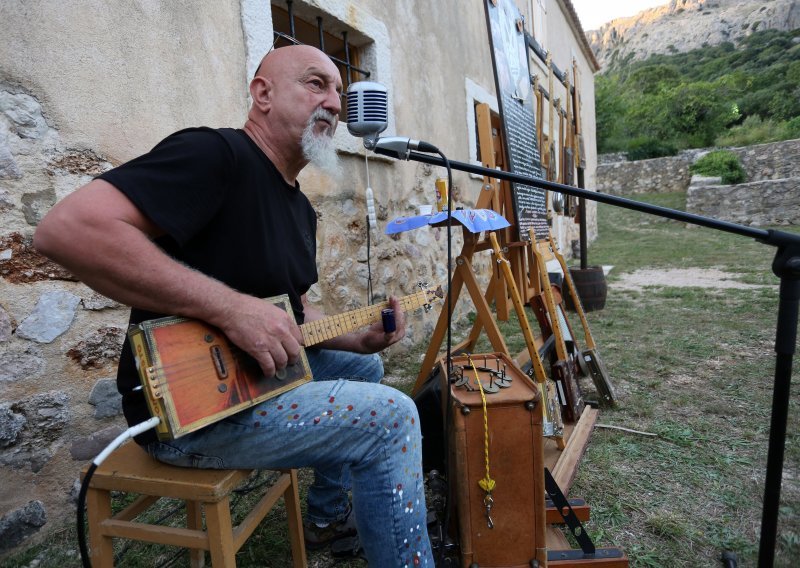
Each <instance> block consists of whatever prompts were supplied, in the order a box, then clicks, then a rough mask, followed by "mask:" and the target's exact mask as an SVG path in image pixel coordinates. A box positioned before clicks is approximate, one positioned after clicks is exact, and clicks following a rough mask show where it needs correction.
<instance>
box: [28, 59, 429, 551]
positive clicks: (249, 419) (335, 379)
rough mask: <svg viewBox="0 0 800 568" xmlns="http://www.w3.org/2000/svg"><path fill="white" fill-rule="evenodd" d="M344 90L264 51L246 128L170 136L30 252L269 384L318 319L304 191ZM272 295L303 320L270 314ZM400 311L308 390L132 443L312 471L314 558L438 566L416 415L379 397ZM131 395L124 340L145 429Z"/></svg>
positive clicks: (128, 410)
mask: <svg viewBox="0 0 800 568" xmlns="http://www.w3.org/2000/svg"><path fill="white" fill-rule="evenodd" d="M341 91H342V81H341V76H340V74H339V71H338V69H337V68H336V66H335V65H334V64H333V63H332V62H331V60H330V59H329V58H328V57H327V56H326V55H325V54H323V53H322V52H320V51H319V50H317V49H315V48H313V47H309V46H292V47H284V48H280V49H276V50H274V51H272V52H271V53H269V54H268V55H267V56H265V57H264V59H263V60H262V62H261V65H260V67H259V70H258V72H257V74H256V76H255V77H254V78H253V80H252V81H251V83H250V95H251V97H252V100H253V104H252V107H251V108H250V111H249V113H248V117H247V120H246V122H245V125H244V128H243V129H225V128H223V129H216V130H214V129H210V128H193V129H187V130H182V131H180V132H177V133H175V134H173V135H171V136H169V137H167V138H166V139H164V140H163V141H161V142H160V143H159V144H158V145H156V146H155V147H154V148H153V149H152V150H151V151H150V152H148V153H147V154H145V155H143V156H140V157H138V158H136V159H134V160H132V161H130V162H128V163H126V164H123V165H122V166H120V167H118V168H115V169H112V170H110V171H108V172H106V173H104V174H102V175H100V176H98V177H97V178H96V179H94V180H92V181H91V182H90V183H88V184H87V185H85V186H84V187H82V188H80V189H78V190H76V191H75V192H73V193H72V194H71V195H69V196H68V197H66V198H65V199H64V200H62V201H61V202H59V203H58V204H56V205H55V206H54V207H53V209H52V210H51V211H50V212H49V213H48V215H47V216H46V217H45V218H44V219H43V220H42V222H41V223H40V225H39V227H38V228H37V230H36V233H35V235H34V245H35V246H36V248H37V249H38V250H39V251H40V252H42V253H43V254H45V255H46V256H48V257H50V258H52V259H53V260H55V261H57V262H59V263H60V264H62V265H64V266H65V267H66V268H68V269H69V270H71V271H72V272H73V273H74V274H75V275H76V276H77V277H78V278H79V279H80V280H82V281H83V282H84V283H86V284H87V285H88V286H90V287H92V288H93V289H95V290H97V291H98V292H101V293H102V294H105V295H106V296H108V297H110V298H113V299H115V300H117V301H119V302H122V303H124V304H127V305H130V306H131V315H130V323H132V324H136V323H139V322H142V321H144V320H148V319H153V318H157V317H163V316H165V315H180V316H185V317H190V318H195V319H199V320H202V321H205V322H207V323H209V324H212V325H214V326H216V327H218V328H219V329H220V330H222V331H223V332H224V333H225V335H226V336H227V337H228V338H229V339H230V340H231V341H232V342H233V343H235V344H236V345H237V346H239V347H240V348H242V349H243V350H244V351H245V352H247V353H248V354H249V355H251V356H252V357H253V358H254V359H255V360H256V361H257V362H258V364H259V365H260V367H261V369H262V370H263V372H264V374H265V375H266V376H272V375H274V374H275V372H276V371H278V370H280V369H283V368H285V367H286V366H287V365H288V364H290V363H293V362H295V361H296V360H297V359H298V357H299V355H300V350H301V344H302V336H301V334H300V331H299V328H298V324H300V323H303V322H307V321H311V320H315V319H319V318H321V317H323V314H322V313H321V312H319V311H318V310H316V309H315V308H313V307H311V306H310V305H309V304H308V302H307V298H306V293H307V291H308V289H309V288H310V287H311V285H313V284H314V283H315V282H316V281H317V278H318V275H317V270H316V228H317V227H316V223H317V218H316V214H315V212H314V210H313V208H312V207H311V204H310V203H309V201H308V199H307V197H306V196H305V195H304V194H303V193H302V191H301V190H300V185H299V183H298V182H297V176H298V174H299V173H300V171H301V170H302V169H303V168H304V167H305V166H306V165H307V164H309V163H312V162H313V163H315V164H317V165H319V166H320V167H322V168H324V169H327V170H329V171H335V170H337V169H338V160H337V156H336V152H335V149H334V147H333V143H332V137H333V133H334V131H335V129H336V126H337V123H338V115H339V111H340V110H341V103H340V97H341ZM65 237H67V238H65ZM280 294H288V295H289V298H290V300H291V305H292V312H293V313H291V314H287V313H286V312H284V311H282V310H280V309H278V308H277V307H275V306H273V305H272V304H270V303H268V302H264V301H262V300H260V298H264V297H271V296H277V295H280ZM391 304H392V307H393V308H394V309H395V313H396V314H397V326H396V330H395V331H394V332H392V333H385V332H384V330H383V328H382V325H381V324H375V325H373V326H370V327H369V328H367V329H365V330H363V331H359V332H353V333H350V334H347V335H343V336H340V337H338V338H335V339H331V340H329V341H326V342H324V343H322V344H320V345H319V346H315V347H314V348H309V349H307V350H306V355H307V357H308V360H309V363H310V365H311V370H312V373H313V375H314V381H313V382H311V383H306V384H304V385H302V386H300V387H297V388H295V389H293V390H290V391H288V392H286V393H284V394H282V395H279V396H278V397H275V398H273V399H270V400H268V401H266V402H264V403H262V404H260V405H258V406H256V407H254V408H252V409H248V410H245V411H243V412H240V413H238V414H235V415H233V416H230V417H228V418H226V419H224V420H222V421H219V422H217V423H215V424H212V425H210V426H207V427H205V428H203V429H201V430H199V431H197V432H194V433H191V434H188V435H185V436H182V437H180V438H178V439H176V440H172V441H158V440H157V439H156V436H155V434H154V432H153V431H150V432H146V433H144V434H142V435H140V436H137V438H136V441H137V442H138V443H139V444H141V445H142V446H143V447H144V448H145V449H146V451H147V452H148V453H150V454H151V455H152V456H154V457H155V458H157V459H159V460H161V461H164V462H167V463H171V464H175V465H181V466H188V467H203V468H297V467H313V468H314V470H315V477H314V482H313V484H312V486H311V487H310V488H309V491H308V512H307V516H306V521H305V529H306V530H305V534H306V542H307V546H308V547H309V548H320V547H323V546H325V545H327V544H329V543H331V542H332V541H334V540H336V539H338V538H341V537H344V536H351V535H353V534H354V533H355V531H356V528H357V531H358V535H359V537H360V542H361V545H362V546H363V548H364V552H365V554H366V556H367V558H368V560H369V562H370V565H374V566H379V567H384V566H386V567H388V566H419V565H423V566H424V565H429V566H432V565H433V561H432V559H431V552H430V543H429V540H428V534H427V530H426V510H425V498H424V487H423V479H422V470H421V467H422V464H421V442H420V439H421V438H420V432H419V420H418V417H417V412H416V408H415V406H414V404H413V401H411V400H410V399H409V398H408V397H407V396H405V395H404V394H402V393H400V392H399V391H397V390H395V389H392V388H390V387H387V386H385V385H381V384H378V382H379V381H380V379H381V378H382V376H383V365H382V363H381V359H380V357H379V356H378V355H377V353H378V352H379V351H381V350H382V349H385V348H386V347H388V346H389V345H392V344H393V343H395V342H397V341H398V340H400V339H401V338H402V337H403V336H404V334H405V321H404V317H403V315H402V311H401V309H400V305H399V304H398V302H397V301H396V300H395V299H392V300H391ZM138 385H139V378H138V374H137V371H136V367H135V361H134V358H133V355H132V352H131V349H130V345H129V344H128V342H127V340H126V342H125V344H124V345H123V351H122V355H121V357H120V363H119V368H118V373H117V386H118V388H119V390H120V393H121V394H122V397H123V410H124V413H125V417H126V420H127V421H128V423H129V424H130V425H133V424H138V423H140V422H142V421H144V420H146V419H148V418H149V416H150V415H149V412H148V409H147V405H146V403H145V400H144V395H143V393H142V391H141V390H138V389H137V388H136V387H137V386H138ZM286 408H292V409H293V412H292V413H291V414H288V415H287V413H286V412H285V410H284V409H286ZM351 484H352V508H351V504H350V499H349V497H348V491H349V489H350V487H351Z"/></svg>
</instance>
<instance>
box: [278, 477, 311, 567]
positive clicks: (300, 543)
mask: <svg viewBox="0 0 800 568" xmlns="http://www.w3.org/2000/svg"><path fill="white" fill-rule="evenodd" d="M288 473H289V475H290V476H291V479H292V482H291V484H290V485H289V487H287V488H286V491H285V492H284V493H283V500H284V504H285V506H286V518H287V519H288V521H289V540H290V542H291V543H292V564H293V565H294V568H306V566H307V565H308V561H307V559H306V546H305V542H304V539H303V515H302V513H301V512H300V493H299V492H298V489H297V488H298V487H299V485H298V483H297V470H296V469H291V470H289V471H288Z"/></svg>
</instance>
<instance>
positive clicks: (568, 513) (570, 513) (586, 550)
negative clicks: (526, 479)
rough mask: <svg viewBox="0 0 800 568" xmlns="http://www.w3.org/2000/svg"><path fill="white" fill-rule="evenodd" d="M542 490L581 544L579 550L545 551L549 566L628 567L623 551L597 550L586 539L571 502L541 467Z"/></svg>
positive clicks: (617, 549)
mask: <svg viewBox="0 0 800 568" xmlns="http://www.w3.org/2000/svg"><path fill="white" fill-rule="evenodd" d="M544 488H545V491H547V495H548V497H549V498H550V501H551V502H552V504H553V505H554V506H555V508H556V510H557V511H558V513H559V515H560V516H561V520H562V521H563V523H564V524H566V525H567V528H568V529H569V531H570V533H571V534H572V536H573V537H574V538H575V540H576V541H577V542H578V544H579V545H580V549H568V550H548V551H547V565H548V566H563V567H570V566H585V565H588V564H602V565H603V566H609V567H610V566H621V567H622V566H624V567H627V566H628V559H627V557H626V556H625V553H624V552H623V551H622V549H619V548H615V547H610V548H597V547H595V545H594V542H592V539H591V538H590V537H589V534H588V533H587V532H586V529H584V527H583V525H582V524H581V521H580V519H579V518H578V515H577V514H576V512H575V511H574V510H573V508H572V502H571V501H577V500H567V498H566V497H565V496H564V494H563V493H562V492H561V488H560V487H559V486H558V483H556V480H555V478H554V477H553V475H552V474H551V473H550V470H549V469H547V468H544Z"/></svg>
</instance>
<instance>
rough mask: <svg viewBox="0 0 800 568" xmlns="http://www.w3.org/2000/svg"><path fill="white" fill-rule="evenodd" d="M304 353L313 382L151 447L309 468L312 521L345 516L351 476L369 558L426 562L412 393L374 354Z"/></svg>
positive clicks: (225, 464)
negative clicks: (389, 378) (394, 384)
mask: <svg viewBox="0 0 800 568" xmlns="http://www.w3.org/2000/svg"><path fill="white" fill-rule="evenodd" d="M307 354H308V357H309V363H311V366H312V367H311V368H312V371H313V373H314V378H315V380H314V381H313V382H311V383H307V384H305V385H302V386H300V387H298V388H296V389H293V390H291V391H289V392H286V393H284V394H282V395H280V396H278V397H276V398H273V399H270V400H268V401H266V402H263V403H262V404H260V405H258V406H256V407H253V408H252V409H249V410H246V411H243V412H240V413H238V414H236V415H234V416H230V417H228V418H226V419H225V420H222V421H220V422H217V423H215V424H212V425H210V426H208V427H206V428H204V429H203V430H200V431H198V432H195V433H192V434H189V435H187V436H184V437H182V438H179V439H177V440H173V441H171V442H168V443H164V442H159V443H155V444H151V446H150V448H149V451H150V452H151V454H153V455H154V456H155V457H157V458H158V459H161V460H163V461H167V462H170V463H175V464H176V465H186V466H191V467H222V468H296V467H313V468H315V481H314V485H313V486H312V488H311V489H310V490H309V497H308V501H309V503H308V508H309V512H310V515H309V517H310V518H311V519H312V520H317V521H331V520H337V519H341V518H343V517H344V515H345V514H346V512H347V505H348V498H347V489H348V487H349V485H350V483H352V493H353V506H354V509H355V514H356V522H357V526H358V532H359V537H360V540H361V543H362V544H363V546H364V549H365V552H366V554H367V558H368V559H369V563H370V565H371V566H408V567H414V566H433V559H432V557H431V547H430V541H429V539H428V532H427V527H426V508H425V493H424V479H423V476H422V447H421V436H420V429H419V418H418V415H417V410H416V407H415V405H414V402H413V401H412V400H411V399H410V398H409V397H408V396H406V395H404V394H403V393H401V392H400V391H398V390H396V389H393V388H391V387H388V386H385V385H381V384H377V381H378V380H380V378H381V376H382V375H383V366H382V364H381V363H380V358H379V357H377V356H359V355H354V354H350V353H345V352H339V351H328V350H309V351H308V353H307ZM376 377H377V378H376Z"/></svg>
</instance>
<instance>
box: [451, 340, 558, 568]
mask: <svg viewBox="0 0 800 568" xmlns="http://www.w3.org/2000/svg"><path fill="white" fill-rule="evenodd" d="M471 359H472V365H473V366H472V367H471V366H470V362H469V360H468V358H467V357H466V356H460V357H455V358H454V359H453V364H454V367H453V368H454V369H455V370H456V371H457V372H458V371H459V368H461V371H460V372H461V374H462V378H461V379H460V380H457V381H456V382H451V383H450V384H449V387H450V395H451V397H450V403H451V405H452V408H451V411H450V424H449V427H448V430H449V433H448V437H449V440H450V454H449V455H450V460H449V461H450V467H449V479H450V480H451V485H452V486H453V487H452V490H453V491H454V493H455V496H456V501H455V502H456V508H457V520H458V529H459V539H460V545H461V561H462V566H464V567H468V566H472V565H474V564H477V565H478V566H480V567H481V568H491V567H500V566H503V567H507V568H511V567H520V568H522V567H525V568H528V567H530V566H531V561H532V560H538V561H539V562H540V563H542V565H545V563H546V558H547V551H546V543H545V503H544V500H545V490H544V458H543V450H542V413H541V405H540V404H539V391H538V389H537V387H536V385H535V384H534V383H533V382H532V381H531V379H529V378H528V377H527V376H526V375H525V374H524V373H523V372H522V371H521V370H519V368H518V367H517V366H516V365H515V364H514V363H513V362H512V361H511V360H510V359H509V358H508V357H506V356H505V355H503V354H500V353H494V354H489V355H473V356H472V358H471ZM470 367H471V368H470ZM487 369H490V370H500V369H502V370H504V372H505V377H506V381H503V382H507V384H506V385H505V386H504V387H503V388H499V389H498V390H497V392H495V393H486V394H485V399H486V412H485V413H484V406H483V401H482V397H481V393H480V391H479V390H478V386H477V382H476V378H475V373H476V371H477V374H478V377H479V378H480V380H481V382H482V384H486V385H489V386H490V387H491V386H492V384H497V383H498V382H499V381H498V380H497V377H496V376H495V375H496V372H495V373H492V372H490V371H487ZM441 376H443V377H444V376H447V373H442V374H441ZM467 381H469V382H468V383H467V384H465V383H466V382H467ZM487 433H488V461H489V470H490V478H491V479H492V480H494V481H495V487H494V490H493V491H492V492H491V498H492V501H493V503H492V508H491V511H488V513H489V515H490V516H491V519H492V525H493V526H492V527H491V528H490V526H489V519H488V516H487V507H486V497H487V493H486V491H484V489H483V488H481V486H480V485H479V481H480V480H481V479H484V478H485V477H486V456H487V444H486V439H487V437H486V434H487Z"/></svg>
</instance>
